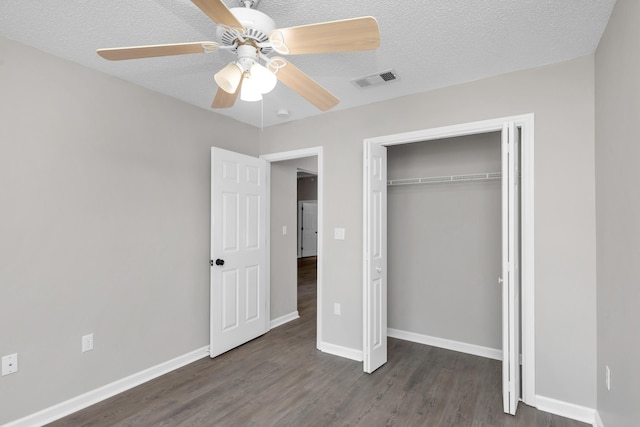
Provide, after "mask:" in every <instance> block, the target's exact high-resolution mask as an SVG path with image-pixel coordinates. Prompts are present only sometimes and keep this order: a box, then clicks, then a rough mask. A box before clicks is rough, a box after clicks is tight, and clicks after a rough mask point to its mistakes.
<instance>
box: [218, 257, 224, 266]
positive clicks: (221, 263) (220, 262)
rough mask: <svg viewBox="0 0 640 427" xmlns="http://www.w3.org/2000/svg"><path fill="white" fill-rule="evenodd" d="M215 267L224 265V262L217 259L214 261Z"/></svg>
mask: <svg viewBox="0 0 640 427" xmlns="http://www.w3.org/2000/svg"><path fill="white" fill-rule="evenodd" d="M216 265H224V260H223V259H220V258H218V259H217V260H216Z"/></svg>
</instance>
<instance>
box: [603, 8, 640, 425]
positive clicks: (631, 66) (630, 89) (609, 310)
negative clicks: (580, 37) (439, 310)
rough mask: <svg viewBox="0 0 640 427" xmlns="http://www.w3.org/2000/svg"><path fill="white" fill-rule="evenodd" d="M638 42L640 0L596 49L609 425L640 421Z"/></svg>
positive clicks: (622, 11)
mask: <svg viewBox="0 0 640 427" xmlns="http://www.w3.org/2000/svg"><path fill="white" fill-rule="evenodd" d="M639 41H640V2H638V1H636V0H618V2H617V3H616V6H615V9H614V11H613V14H612V16H611V19H610V20H609V24H608V26H607V29H606V31H605V33H604V36H603V38H602V40H601V41H600V45H599V46H598V50H597V52H596V195H597V198H596V201H597V205H596V209H597V221H598V222H597V242H598V246H597V251H598V368H597V378H598V411H599V412H600V416H601V417H602V420H603V422H604V424H605V425H606V426H607V427H630V426H636V425H638V420H640V406H639V405H638V402H640V366H639V365H638V360H640V335H639V334H638V329H637V328H638V325H640V309H639V305H640V286H638V278H639V277H640V264H639V263H638V258H639V257H640V222H639V218H640V191H639V190H638V184H639V183H640V169H638V159H640V144H638V130H637V128H636V126H637V124H638V117H640V96H639V95H640V77H639V76H640V42H639ZM606 365H609V367H610V368H611V391H607V389H606V387H605V381H604V379H605V373H604V369H605V366H606Z"/></svg>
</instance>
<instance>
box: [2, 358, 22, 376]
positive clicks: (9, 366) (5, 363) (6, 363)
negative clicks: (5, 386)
mask: <svg viewBox="0 0 640 427" xmlns="http://www.w3.org/2000/svg"><path fill="white" fill-rule="evenodd" d="M14 372H18V353H13V354H9V355H7V356H3V357H2V375H3V376H4V375H9V374H13V373H14Z"/></svg>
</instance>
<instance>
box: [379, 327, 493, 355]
mask: <svg viewBox="0 0 640 427" xmlns="http://www.w3.org/2000/svg"><path fill="white" fill-rule="evenodd" d="M387 336H389V337H391V338H398V339H401V340H405V341H412V342H417V343H419V344H425V345H430V346H433V347H440V348H445V349H447V350H453V351H459V352H461V353H467V354H473V355H475V356H481V357H487V358H489V359H494V360H502V350H498V349H495V348H489V347H483V346H480V345H475V344H467V343H464V342H459V341H452V340H447V339H444V338H438V337H432V336H429V335H422V334H416V333H414V332H407V331H401V330H399V329H393V328H387Z"/></svg>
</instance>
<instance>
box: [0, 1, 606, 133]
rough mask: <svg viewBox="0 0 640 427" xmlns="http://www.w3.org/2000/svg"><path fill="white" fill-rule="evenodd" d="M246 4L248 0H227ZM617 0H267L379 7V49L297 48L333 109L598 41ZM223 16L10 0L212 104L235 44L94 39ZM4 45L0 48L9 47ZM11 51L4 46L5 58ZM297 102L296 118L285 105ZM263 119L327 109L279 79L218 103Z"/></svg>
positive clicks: (166, 8)
mask: <svg viewBox="0 0 640 427" xmlns="http://www.w3.org/2000/svg"><path fill="white" fill-rule="evenodd" d="M225 3H226V4H227V6H229V7H237V6H238V2H237V0H225ZM614 4H615V0H370V1H362V2H359V1H344V0H323V1H317V0H298V1H291V0H262V1H260V3H259V6H258V9H259V10H261V11H262V12H264V13H266V14H268V15H269V16H271V18H273V19H274V20H275V22H276V25H277V27H289V26H294V25H303V24H310V23H316V22H323V21H332V20H338V19H346V18H354V17H359V16H368V15H370V16H374V17H376V18H377V20H378V24H379V26H380V35H381V46H380V48H379V49H378V50H376V51H367V52H348V53H333V54H321V55H298V56H290V57H289V58H288V59H289V60H290V61H291V62H292V63H294V64H295V65H296V66H297V67H298V68H300V69H302V70H303V71H304V72H305V73H307V74H308V75H310V76H311V77H312V78H314V79H315V80H316V81H318V82H319V83H320V84H322V85H323V86H325V87H326V88H327V89H328V90H329V91H330V92H332V93H333V94H335V95H336V96H337V97H338V98H340V101H341V102H340V104H338V106H337V107H335V108H334V109H333V110H331V111H334V110H340V109H345V108H351V107H355V106H359V105H365V104H370V103H372V102H377V101H382V100H385V99H391V98H396V97H399V96H403V95H408V94H411V93H417V92H425V91H428V90H432V89H436V88H440V87H445V86H450V85H453V84H457V83H462V82H467V81H472V80H478V79H482V78H485V77H489V76H493V75H498V74H503V73H507V72H511V71H515V70H520V69H525V68H530V67H535V66H540V65H545V64H550V63H554V62H559V61H563V60H568V59H571V58H576V57H579V56H583V55H588V54H591V53H593V52H594V51H595V49H596V47H597V45H598V41H599V40H600V37H601V35H602V33H603V31H604V28H605V26H606V23H607V20H608V19H609V15H610V14H611V10H612V9H613V6H614ZM215 34H216V25H215V24H214V23H213V22H211V21H210V20H209V18H207V16H206V15H205V14H204V13H202V11H200V9H198V8H197V7H196V6H195V5H194V4H193V3H191V1H189V0H138V1H132V0H111V1H98V0H49V1H45V0H28V1H25V0H2V1H0V35H2V36H4V37H6V38H9V39H12V40H16V41H19V42H22V43H25V44H27V45H31V46H33V47H35V48H37V49H40V50H42V51H45V52H48V53H50V54H53V55H56V56H59V57H61V58H65V59H68V60H71V61H74V62H76V63H78V64H82V65H85V66H87V67H91V68H94V69H96V70H100V71H102V72H104V73H107V74H111V75H114V76H117V77H120V78H122V79H124V80H127V81H130V82H133V83H135V84H138V85H141V86H144V87H146V88H149V89H151V90H154V91H157V92H161V93H164V94H166V95H169V96H173V97H175V98H178V99H181V100H183V101H185V102H188V103H191V104H194V105H197V106H199V107H202V108H205V109H210V105H211V101H212V100H213V97H214V95H215V92H216V90H217V86H216V84H215V82H214V81H213V75H214V74H215V73H216V71H218V70H219V69H221V68H222V67H224V66H225V65H226V64H227V63H228V62H230V61H231V60H233V58H234V57H233V56H232V54H230V53H229V52H225V51H218V52H215V53H213V54H202V55H181V56H173V57H165V58H149V59H137V60H130V61H118V62H111V61H107V60H104V59H102V58H100V57H99V56H98V55H97V54H96V53H95V50H96V49H98V48H106V47H122V46H135V45H148V44H161V43H181V42H191V41H204V40H211V41H216V37H215ZM1 54H2V52H0V55H1ZM0 59H1V58H0ZM392 68H393V69H395V71H396V72H397V74H398V76H399V79H398V80H396V81H394V82H392V83H388V84H385V85H382V86H376V87H370V88H364V89H361V88H358V87H356V86H355V85H354V84H353V83H352V82H351V80H353V79H355V78H357V77H361V76H365V75H368V74H373V73H376V72H380V71H386V70H389V69H392ZM281 108H284V109H287V110H289V112H290V115H289V117H288V118H281V117H278V116H276V111H277V110H278V109H281ZM216 111H217V112H219V113H220V114H224V115H227V116H230V117H233V118H235V119H236V120H239V121H242V122H245V123H248V124H251V125H253V126H257V127H260V126H270V125H274V124H278V123H282V122H285V121H290V120H298V119H301V118H304V117H309V116H313V115H317V114H322V112H321V111H319V110H318V109H316V108H315V107H314V106H313V105H311V104H309V103H307V102H306V101H305V100H304V99H303V98H301V97H300V96H299V95H297V94H296V93H294V92H293V91H291V90H290V89H288V88H287V87H285V86H283V85H282V84H278V86H277V87H276V89H275V90H274V91H273V92H271V93H269V94H268V95H266V96H265V97H264V101H263V102H255V103H248V102H242V101H240V100H238V102H237V103H236V105H235V106H234V107H233V108H231V109H227V110H216Z"/></svg>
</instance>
